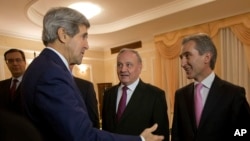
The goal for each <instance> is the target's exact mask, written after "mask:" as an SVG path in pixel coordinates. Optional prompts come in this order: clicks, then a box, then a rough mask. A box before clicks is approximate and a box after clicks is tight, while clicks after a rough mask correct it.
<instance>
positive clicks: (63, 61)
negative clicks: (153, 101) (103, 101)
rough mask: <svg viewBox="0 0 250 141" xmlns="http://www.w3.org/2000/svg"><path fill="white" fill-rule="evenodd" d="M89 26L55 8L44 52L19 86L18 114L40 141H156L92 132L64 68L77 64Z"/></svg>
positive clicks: (47, 20) (147, 133) (46, 26)
mask: <svg viewBox="0 0 250 141" xmlns="http://www.w3.org/2000/svg"><path fill="white" fill-rule="evenodd" d="M89 27H90V24H89V21H88V20H87V19H86V17H85V16H83V15H82V14H81V13H80V12H78V11H76V10H73V9H70V8H67V7H57V8H52V9H50V10H49V11H48V12H47V13H46V14H45V16H44V19H43V32H42V39H43V44H44V45H45V46H46V47H45V49H43V50H42V52H41V53H40V54H39V56H37V57H36V58H35V59H34V60H33V61H32V63H31V64H30V65H29V67H28V69H27V70H26V72H25V74H24V76H23V82H22V85H21V90H22V94H21V96H22V100H23V106H24V111H25V113H26V115H27V117H28V119H29V120H30V121H31V122H32V123H33V124H34V125H35V127H36V128H37V129H38V130H39V131H40V133H41V135H42V137H43V139H44V141H142V140H143V139H144V140H145V141H161V140H163V139H164V137H163V136H161V135H154V134H152V132H153V131H155V130H156V129H157V124H155V125H154V126H152V127H150V128H147V129H145V130H144V131H143V132H142V133H141V134H140V135H137V136H132V135H118V134H113V133H109V132H106V131H102V130H98V129H96V128H94V127H93V126H92V123H91V120H90V118H89V116H88V111H87V108H86V104H85V102H84V100H83V99H82V98H81V93H80V91H79V89H78V87H77V85H76V83H75V81H74V79H73V77H72V74H71V72H70V69H69V65H70V64H81V62H82V58H83V55H84V53H85V50H87V49H88V48H89V45H88V40H87V39H88V38H87V37H88V28H89Z"/></svg>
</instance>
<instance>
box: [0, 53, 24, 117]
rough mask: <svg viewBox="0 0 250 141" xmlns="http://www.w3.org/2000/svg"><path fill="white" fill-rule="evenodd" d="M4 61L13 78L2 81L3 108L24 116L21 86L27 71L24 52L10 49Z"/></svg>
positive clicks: (0, 88)
mask: <svg viewBox="0 0 250 141" xmlns="http://www.w3.org/2000/svg"><path fill="white" fill-rule="evenodd" d="M4 59H5V62H6V65H7V66H8V69H9V71H10V73H11V75H12V77H11V78H9V79H6V80H2V81H0V104H1V108H3V109H6V110H8V111H11V112H14V113H17V114H22V111H21V105H20V104H21V103H20V102H21V101H20V88H19V85H20V83H21V82H22V77H23V74H24V72H25V69H26V59H25V55H24V52H23V51H22V50H19V49H9V50H7V51H6V52H5V53H4Z"/></svg>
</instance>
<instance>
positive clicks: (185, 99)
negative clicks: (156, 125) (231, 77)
mask: <svg viewBox="0 0 250 141" xmlns="http://www.w3.org/2000/svg"><path fill="white" fill-rule="evenodd" d="M216 57H217V51H216V47H215V45H214V43H213V42H212V40H211V38H210V37H209V36H208V35H206V34H202V33H200V34H195V35H191V36H188V37H186V38H184V39H183V41H182V49H181V54H180V59H181V66H182V68H183V69H184V70H185V72H186V75H187V78H188V79H194V81H195V82H194V83H191V84H189V85H187V86H185V87H183V88H181V89H179V90H177V91H176V93H175V105H174V117H173V125H172V141H194V140H195V141H222V140H226V139H230V140H235V141H241V140H242V141H249V140H250V138H249V137H250V108H249V104H248V103H247V100H246V97H245V89H244V88H243V87H240V86H236V85H234V84H232V83H229V82H226V81H224V80H222V79H220V78H219V77H218V76H217V75H216V74H215V73H214V71H213V69H214V67H215V62H216ZM198 84H200V85H198ZM197 85H198V86H201V88H200V89H198V88H196V87H197ZM196 96H199V97H200V98H201V101H198V98H199V97H196ZM196 98H197V99H196ZM199 103H200V104H201V105H199ZM198 114H199V115H198ZM242 129H245V130H247V133H246V134H244V135H243V134H240V135H243V136H239V134H238V132H241V131H242Z"/></svg>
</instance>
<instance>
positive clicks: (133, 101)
mask: <svg viewBox="0 0 250 141" xmlns="http://www.w3.org/2000/svg"><path fill="white" fill-rule="evenodd" d="M144 85H145V84H144V82H142V81H141V80H140V81H139V83H138V85H137V86H136V88H135V90H134V92H133V94H132V96H131V98H130V100H129V102H128V104H127V106H126V109H125V111H124V113H123V115H122V117H121V120H120V121H122V120H123V119H125V118H126V117H127V116H128V115H130V113H131V112H133V111H135V107H138V101H140V100H141V99H142V96H143V94H145V93H142V92H145V91H144V90H143V89H144Z"/></svg>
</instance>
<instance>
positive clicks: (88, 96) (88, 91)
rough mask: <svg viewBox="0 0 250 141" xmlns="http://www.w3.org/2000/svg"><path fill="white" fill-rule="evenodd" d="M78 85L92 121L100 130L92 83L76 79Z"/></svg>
mask: <svg viewBox="0 0 250 141" xmlns="http://www.w3.org/2000/svg"><path fill="white" fill-rule="evenodd" d="M74 79H75V82H76V85H77V86H78V88H79V90H80V92H81V96H82V98H83V100H84V102H85V104H86V107H87V110H88V114H89V117H90V120H91V121H92V123H93V126H94V127H95V128H98V129H99V128H100V123H99V114H98V108H97V100H96V93H95V90H94V86H93V84H92V83H91V82H89V81H87V80H84V79H80V78H77V77H74Z"/></svg>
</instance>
